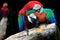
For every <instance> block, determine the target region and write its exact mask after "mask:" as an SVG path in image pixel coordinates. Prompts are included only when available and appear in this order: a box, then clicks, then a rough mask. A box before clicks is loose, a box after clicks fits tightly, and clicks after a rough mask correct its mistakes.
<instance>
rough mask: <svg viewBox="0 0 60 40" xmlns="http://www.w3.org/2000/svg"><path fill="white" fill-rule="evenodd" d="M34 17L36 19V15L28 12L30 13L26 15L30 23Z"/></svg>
mask: <svg viewBox="0 0 60 40" xmlns="http://www.w3.org/2000/svg"><path fill="white" fill-rule="evenodd" d="M36 19H37V17H36V16H35V15H34V14H30V15H29V16H28V20H29V22H31V23H33V21H34V20H36Z"/></svg>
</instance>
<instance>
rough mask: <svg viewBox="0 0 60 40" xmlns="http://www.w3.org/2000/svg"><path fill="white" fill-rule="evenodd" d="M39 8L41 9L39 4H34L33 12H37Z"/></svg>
mask: <svg viewBox="0 0 60 40" xmlns="http://www.w3.org/2000/svg"><path fill="white" fill-rule="evenodd" d="M40 8H41V7H40V5H39V4H35V5H34V7H33V9H35V10H38V9H40Z"/></svg>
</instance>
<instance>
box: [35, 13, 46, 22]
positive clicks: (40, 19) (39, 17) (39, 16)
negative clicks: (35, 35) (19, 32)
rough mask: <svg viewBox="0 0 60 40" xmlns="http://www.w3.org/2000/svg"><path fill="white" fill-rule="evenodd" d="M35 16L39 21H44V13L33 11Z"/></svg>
mask: <svg viewBox="0 0 60 40" xmlns="http://www.w3.org/2000/svg"><path fill="white" fill-rule="evenodd" d="M34 14H35V16H37V18H38V21H39V22H45V21H46V13H44V14H40V13H38V12H35V13H34Z"/></svg>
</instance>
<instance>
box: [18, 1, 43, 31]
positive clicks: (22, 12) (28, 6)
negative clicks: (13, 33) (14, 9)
mask: <svg viewBox="0 0 60 40" xmlns="http://www.w3.org/2000/svg"><path fill="white" fill-rule="evenodd" d="M35 4H38V5H39V6H40V8H43V5H42V4H41V3H40V2H38V1H29V2H28V3H27V4H26V5H25V6H24V7H23V8H22V9H21V10H20V11H19V13H18V25H19V30H20V31H22V30H23V24H24V29H26V27H27V25H28V23H29V21H28V19H27V16H26V12H27V11H28V10H31V9H33V7H34V5H35ZM22 19H23V20H24V21H23V22H22V21H21V20H22Z"/></svg>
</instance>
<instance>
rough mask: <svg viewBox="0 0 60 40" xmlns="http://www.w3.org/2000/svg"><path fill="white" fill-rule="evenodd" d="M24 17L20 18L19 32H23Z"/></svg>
mask: <svg viewBox="0 0 60 40" xmlns="http://www.w3.org/2000/svg"><path fill="white" fill-rule="evenodd" d="M24 21H25V20H24V16H23V15H21V14H20V16H19V17H18V25H19V30H20V31H22V30H23V28H24V27H23V26H24Z"/></svg>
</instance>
